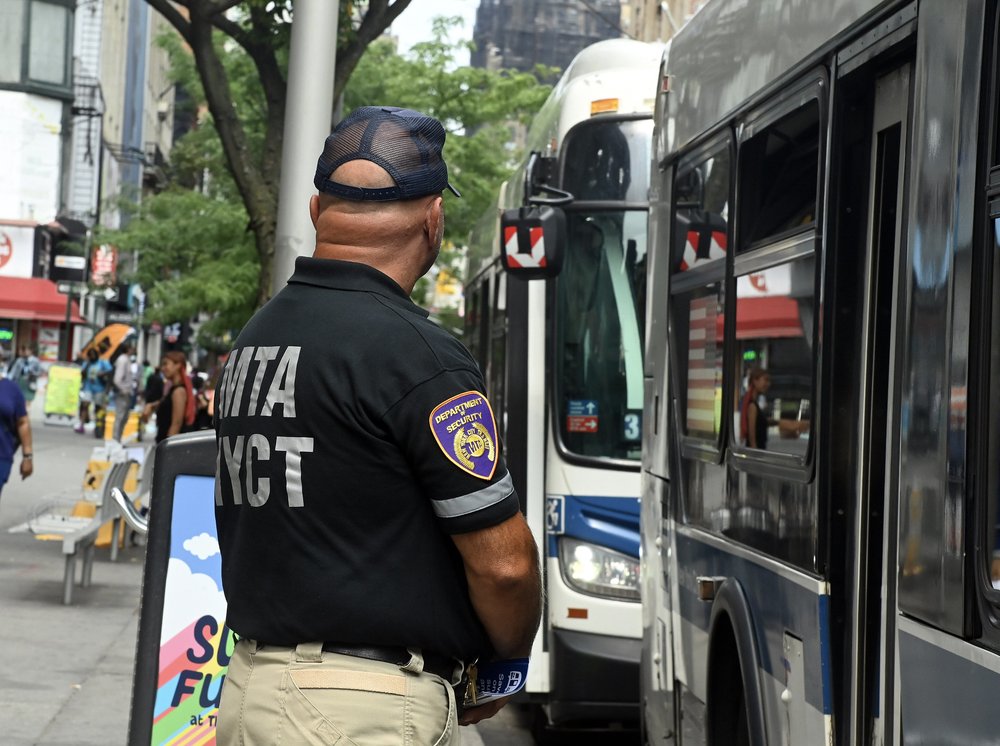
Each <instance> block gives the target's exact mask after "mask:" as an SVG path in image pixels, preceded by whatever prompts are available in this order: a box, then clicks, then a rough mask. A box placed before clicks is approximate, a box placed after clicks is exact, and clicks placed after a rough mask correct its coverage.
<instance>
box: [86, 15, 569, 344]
mask: <svg viewBox="0 0 1000 746" xmlns="http://www.w3.org/2000/svg"><path fill="white" fill-rule="evenodd" d="M147 2H149V3H150V4H151V5H154V6H157V7H158V6H159V5H160V3H159V2H156V1H155V0H147ZM400 2H401V0H397V2H396V3H394V4H392V6H391V7H393V8H395V7H396V6H397V5H398V4H399V3H400ZM192 4H193V3H192ZM381 4H382V5H384V6H387V7H389V5H388V3H385V2H383V3H381ZM215 5H219V3H216V4H215ZM226 5H230V6H232V5H236V4H234V3H227V4H226ZM239 5H240V6H241V7H240V8H239V10H240V11H241V13H243V14H245V15H246V17H244V16H243V15H240V16H239V17H240V18H241V19H242V20H240V21H238V22H237V21H232V20H227V23H226V24H222V25H223V27H224V29H226V30H228V32H229V36H228V38H227V36H226V35H225V34H223V33H222V32H221V31H216V32H214V35H213V39H212V51H211V54H210V56H211V58H212V60H214V63H216V64H217V65H218V68H219V71H218V75H217V77H219V78H221V79H224V81H225V89H226V94H227V97H226V98H227V101H228V106H229V108H230V111H231V113H232V114H233V115H235V116H237V117H238V119H239V125H240V127H239V131H240V136H239V138H238V139H240V141H241V142H242V143H243V146H242V149H243V150H245V153H243V154H242V155H241V156H240V157H241V159H242V161H240V162H242V163H243V166H237V170H238V169H239V168H245V169H250V171H251V172H253V173H256V174H257V176H256V177H255V178H256V179H257V180H258V182H259V183H258V185H257V187H256V188H257V189H258V191H263V192H264V199H263V201H258V200H257V198H256V197H255V198H254V199H249V200H248V199H247V194H246V188H245V185H242V184H241V177H239V175H238V174H237V173H235V171H234V165H233V157H232V153H231V149H230V146H228V145H227V136H226V135H224V134H223V131H224V129H225V127H220V126H219V119H218V112H219V106H218V105H215V106H213V105H212V103H211V98H212V94H210V92H209V91H210V88H211V84H209V83H207V82H206V78H205V74H204V71H203V67H204V61H203V60H202V61H199V59H198V53H197V52H195V54H192V49H191V46H190V43H189V42H188V41H186V39H185V38H184V37H183V36H180V37H179V36H178V35H174V34H167V35H164V37H163V38H162V39H161V40H160V43H161V44H162V45H164V46H165V47H166V48H167V50H168V51H169V53H170V58H171V67H172V75H173V79H174V81H175V82H176V83H177V85H178V89H179V90H183V91H184V92H185V93H186V100H187V102H188V103H187V104H186V105H188V106H190V107H192V109H193V110H197V111H198V115H197V117H196V119H197V124H196V126H195V127H194V128H193V129H191V130H190V131H189V132H188V133H187V134H185V135H184V137H182V138H181V139H180V140H179V141H178V142H177V143H175V145H174V147H173V150H172V152H171V178H172V183H173V184H174V188H172V189H170V190H168V191H166V192H164V193H161V194H158V195H152V196H149V197H146V198H145V201H144V203H143V204H142V206H141V207H140V208H139V209H138V212H137V213H135V214H134V215H133V216H132V219H131V221H130V222H129V223H128V224H127V227H126V228H124V229H123V230H121V231H115V232H110V233H108V232H106V233H105V234H104V236H103V237H102V239H101V240H103V241H106V242H108V243H113V244H115V245H117V246H119V247H121V248H122V249H123V250H133V249H134V250H135V251H137V253H138V257H139V268H138V272H137V274H136V277H135V280H136V281H138V282H140V283H141V284H142V285H143V286H144V287H147V288H152V292H151V294H150V299H149V300H150V302H149V304H148V306H147V316H148V318H150V319H153V320H156V321H160V322H163V323H168V322H172V321H180V320H185V319H189V318H191V317H192V316H195V315H197V313H198V312H199V311H202V312H207V313H208V314H209V315H215V318H214V319H213V320H212V321H211V322H210V323H208V324H206V325H204V326H203V327H202V329H201V331H200V341H201V343H202V344H203V346H209V347H214V346H217V345H218V344H222V342H220V341H219V339H220V338H221V337H222V336H223V335H224V333H225V332H226V331H227V330H229V329H238V328H239V327H241V326H242V325H243V323H245V321H246V320H247V319H248V318H249V316H250V315H251V314H252V312H253V310H254V309H255V308H256V307H258V306H259V305H260V304H261V303H262V302H263V301H264V300H266V298H267V296H268V294H269V292H270V286H271V280H270V264H271V261H272V259H273V248H274V247H273V239H274V227H275V220H276V215H277V163H278V162H280V148H279V149H278V150H275V147H274V143H273V142H272V139H273V138H274V137H275V134H274V130H273V123H274V118H273V112H272V108H273V106H274V105H275V103H274V101H273V100H272V99H273V96H272V95H271V94H270V93H269V89H268V85H269V84H268V83H267V82H266V81H265V80H264V77H263V75H264V74H263V73H262V71H261V66H260V63H259V61H257V60H256V59H254V57H253V55H252V54H251V53H250V51H248V47H247V44H249V42H247V43H234V41H233V36H232V34H235V33H236V29H235V28H233V27H232V26H233V24H235V25H236V27H237V28H242V29H244V31H243V32H240V33H247V34H249V33H251V31H250V30H252V29H256V31H255V33H256V34H258V35H265V38H267V37H266V35H269V38H270V40H271V43H273V45H274V50H273V52H274V58H273V59H274V64H275V66H276V67H277V68H278V70H279V71H283V70H284V64H285V58H286V57H287V44H288V31H289V30H288V25H289V24H288V20H287V17H286V16H287V15H288V14H289V13H290V8H289V7H287V6H289V5H290V3H288V4H283V3H273V2H272V3H267V2H263V0H253V2H246V3H241V4H239ZM348 5H349V3H342V7H341V13H342V15H343V14H344V13H345V12H347V10H345V9H348ZM375 5H377V3H370V4H369V11H368V12H369V13H371V12H372V10H371V8H372V7H373V6H375ZM348 10H349V9H348ZM265 12H266V13H267V14H269V15H268V16H267V18H268V20H267V22H266V23H265V22H264V21H263V20H261V18H260V14H261V13H265ZM213 17H214V16H213ZM224 17H225V18H226V19H229V16H224ZM255 19H256V20H255ZM341 21H342V24H341V33H340V41H339V44H340V45H341V47H342V48H343V47H344V45H345V44H346V45H351V44H353V43H355V42H356V39H357V37H358V35H359V31H358V27H357V24H355V25H353V26H352V25H351V24H350V23H347V22H346V20H345V19H344V18H342V19H341ZM191 22H192V23H193V22H194V20H193V19H192V21H191ZM457 23H460V20H459V19H457V18H456V19H438V20H437V21H436V22H435V26H434V37H433V39H432V40H431V41H429V42H426V43H423V44H420V45H418V46H417V47H416V48H415V49H414V50H413V51H412V52H410V53H408V54H405V55H400V54H398V53H397V52H396V50H395V47H394V44H393V43H392V41H391V40H389V39H386V38H380V39H378V40H377V41H375V42H374V43H372V44H370V45H368V46H367V53H366V54H365V55H364V56H363V57H361V58H360V59H359V61H358V62H357V63H356V65H355V69H354V74H353V75H352V76H351V78H350V83H349V84H348V85H347V87H346V89H345V91H344V98H343V109H344V113H348V112H349V111H351V110H352V109H354V108H356V107H357V106H362V105H369V104H393V105H397V106H404V107H409V108H414V109H418V110H420V111H423V112H425V113H427V114H430V115H433V116H436V117H438V118H439V119H441V120H442V121H443V122H445V124H446V127H447V128H448V130H449V135H448V140H447V144H446V146H445V158H446V160H447V162H448V165H449V174H450V177H451V180H452V182H453V183H454V184H455V185H456V186H457V188H458V189H459V190H460V191H461V192H462V198H461V199H455V198H453V197H451V196H450V194H449V195H448V196H446V201H447V207H446V211H447V218H446V221H445V222H446V234H445V237H446V246H448V247H452V246H454V245H455V244H464V242H465V239H466V237H467V236H468V233H469V230H470V228H471V226H472V224H473V223H474V222H475V220H476V219H477V218H478V217H479V216H480V215H481V214H482V213H483V212H484V211H485V210H486V209H487V208H488V206H489V204H490V202H491V199H492V197H493V195H494V194H495V192H496V189H497V188H498V187H499V184H500V182H501V181H502V180H503V179H504V178H506V177H507V175H508V174H509V173H510V170H511V168H512V166H513V163H514V162H515V159H516V157H517V155H518V154H517V153H516V152H515V150H514V149H513V146H512V142H513V138H512V136H511V126H512V123H513V122H519V121H520V122H526V121H527V120H528V119H529V118H530V117H531V115H532V114H533V113H534V111H536V110H537V109H538V107H539V106H540V105H541V104H542V102H543V101H544V100H545V98H546V96H547V95H548V91H549V87H548V86H546V85H541V84H539V82H538V78H537V77H536V76H535V75H533V74H526V73H517V72H510V71H486V70H479V69H475V68H471V67H459V66H456V64H455V56H456V55H457V53H458V52H459V51H460V50H461V49H462V45H450V44H449V43H448V42H447V41H446V40H445V39H446V35H447V32H448V30H449V28H450V27H451V26H453V25H454V24H457ZM248 29H250V30H248ZM265 32H266V34H265ZM189 33H191V32H190V30H189ZM250 46H251V47H252V45H250ZM258 53H259V52H258ZM208 54H209V53H208V52H205V51H204V50H202V52H201V55H202V57H205V56H206V55H208ZM339 65H340V56H339V53H338V80H341V75H342V72H341V68H340V67H339ZM545 72H546V71H545V70H540V71H539V75H542V74H545ZM282 74H283V73H282ZM282 85H283V79H282ZM205 102H208V106H207V111H206V110H205ZM283 106H284V103H283V93H282V99H281V107H282V109H283ZM223 108H225V107H223ZM189 114H194V111H192V112H189ZM231 136H232V134H231V133H230V137H231ZM278 142H279V144H280V129H279V133H278ZM319 147H320V144H317V154H318V148H319ZM275 159H277V160H275ZM268 163H270V164H272V165H271V166H269V167H265V165H266V164H268ZM265 174H266V177H265ZM185 188H186V189H188V190H194V191H193V192H188V193H185V191H184V189H185ZM261 221H264V222H265V223H267V224H268V225H267V226H265V227H263V228H262V223H261ZM262 237H263V238H266V239H267V240H266V241H264V242H263V244H262ZM268 241H269V243H268ZM442 263H443V264H444V265H445V266H450V267H451V268H452V270H453V271H454V269H455V268H454V265H455V264H456V262H455V254H454V252H453V251H449V250H448V249H447V248H446V250H445V251H444V252H442ZM429 287H430V283H429V282H427V281H425V282H422V283H421V284H420V285H419V286H418V291H417V292H416V293H415V295H416V296H417V297H418V298H420V297H421V295H422V294H426V293H427V291H428V290H429Z"/></svg>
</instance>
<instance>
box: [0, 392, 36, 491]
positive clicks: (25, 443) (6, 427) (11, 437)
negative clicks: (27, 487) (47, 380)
mask: <svg viewBox="0 0 1000 746" xmlns="http://www.w3.org/2000/svg"><path fill="white" fill-rule="evenodd" d="M18 448H20V449H21V479H27V478H28V477H30V476H31V473H32V472H33V471H34V460H33V459H34V455H33V454H32V450H31V423H30V422H29V421H28V408H27V406H26V404H25V401H24V395H23V394H22V393H21V389H20V387H19V386H18V385H17V384H16V383H14V382H13V381H12V380H10V379H9V378H0V493H2V492H3V486H4V485H5V484H7V478H8V477H9V476H10V472H11V470H12V469H13V468H14V456H15V454H16V453H17V449H18Z"/></svg>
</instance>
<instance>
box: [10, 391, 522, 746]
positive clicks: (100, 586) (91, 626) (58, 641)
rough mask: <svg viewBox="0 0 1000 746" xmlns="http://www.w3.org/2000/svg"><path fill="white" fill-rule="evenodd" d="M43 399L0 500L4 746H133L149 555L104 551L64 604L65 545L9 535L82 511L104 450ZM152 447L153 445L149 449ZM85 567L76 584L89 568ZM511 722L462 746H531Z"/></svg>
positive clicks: (474, 734)
mask: <svg viewBox="0 0 1000 746" xmlns="http://www.w3.org/2000/svg"><path fill="white" fill-rule="evenodd" d="M43 396H44V395H43V394H40V395H39V398H38V399H37V400H36V401H35V403H34V405H33V407H32V411H31V428H32V435H33V440H34V445H33V450H34V453H35V473H34V474H33V475H32V476H31V477H30V478H29V479H27V480H23V481H22V480H21V478H20V476H19V475H18V474H17V473H16V465H15V473H13V474H11V478H10V480H9V481H8V482H7V485H6V486H5V487H4V488H3V494H2V495H0V650H3V651H4V653H5V656H4V665H3V666H2V667H0V743H2V744H3V746H115V745H118V744H125V743H126V739H127V736H128V719H129V712H130V706H131V696H132V672H133V668H134V659H135V643H136V632H137V629H138V619H139V597H140V593H141V585H142V563H143V558H144V549H143V547H126V548H125V549H124V550H123V551H121V552H120V553H119V555H118V561H117V562H114V563H112V562H111V561H110V559H109V552H108V550H107V549H97V550H96V553H95V560H94V571H93V584H92V585H91V586H90V587H89V588H81V587H79V586H77V587H76V588H75V589H74V594H73V605H72V606H64V605H63V603H62V588H63V585H62V584H63V569H64V560H63V554H62V545H61V544H60V542H58V541H38V540H37V539H35V538H34V537H33V536H32V535H31V534H30V533H14V534H12V533H9V532H8V529H10V528H11V527H12V526H16V525H18V524H21V523H24V522H25V521H27V520H28V519H29V518H30V517H31V516H32V515H33V514H34V513H36V512H39V511H40V510H41V509H42V508H43V507H44V506H45V505H46V504H49V503H52V502H64V501H65V502H73V501H74V500H75V499H76V497H77V496H78V495H79V494H80V489H81V482H82V479H83V475H84V471H85V469H86V465H87V461H88V460H89V457H90V454H91V451H92V450H93V448H94V447H95V446H97V445H100V441H98V440H97V439H96V438H94V437H93V436H92V435H78V434H76V433H74V432H73V430H72V429H71V428H69V427H55V426H47V425H45V424H44V421H43V419H44V418H43V415H42V410H43V404H44V400H43V398H42V397H43ZM147 445H151V444H147ZM81 564H82V563H80V562H78V563H77V578H79V573H80V569H81V568H80V565H81ZM504 720H506V718H497V721H496V722H491V723H490V724H489V725H490V726H491V727H489V728H487V729H486V730H484V731H480V730H479V729H478V728H476V727H470V728H463V729H462V743H463V746H483V744H484V736H487V733H490V736H489V737H486V738H485V742H486V743H488V744H491V746H492V745H494V744H495V745H496V746H499V745H500V744H513V743H523V742H524V741H523V740H522V739H521V738H519V737H518V736H517V735H514V734H512V733H510V732H509V731H507V728H508V727H509V726H508V725H507V724H506V723H505V722H503V721H504ZM529 742H530V741H529Z"/></svg>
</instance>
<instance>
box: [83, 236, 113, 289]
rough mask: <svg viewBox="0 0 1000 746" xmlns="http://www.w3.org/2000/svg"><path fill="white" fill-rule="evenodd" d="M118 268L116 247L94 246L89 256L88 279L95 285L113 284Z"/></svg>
mask: <svg viewBox="0 0 1000 746" xmlns="http://www.w3.org/2000/svg"><path fill="white" fill-rule="evenodd" d="M117 269H118V249H116V248H115V247H114V246H107V245H104V246H95V247H94V251H93V252H92V253H91V256H90V281H91V282H92V283H94V284H95V285H113V284H114V283H115V272H116V271H117Z"/></svg>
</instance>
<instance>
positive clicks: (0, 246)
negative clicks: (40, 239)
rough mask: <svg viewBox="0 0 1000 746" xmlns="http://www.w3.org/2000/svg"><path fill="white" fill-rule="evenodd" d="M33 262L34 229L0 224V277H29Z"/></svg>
mask: <svg viewBox="0 0 1000 746" xmlns="http://www.w3.org/2000/svg"><path fill="white" fill-rule="evenodd" d="M34 260H35V229H34V227H33V226H25V225H2V224H0V276H3V277H31V270H32V267H33V265H34Z"/></svg>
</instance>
